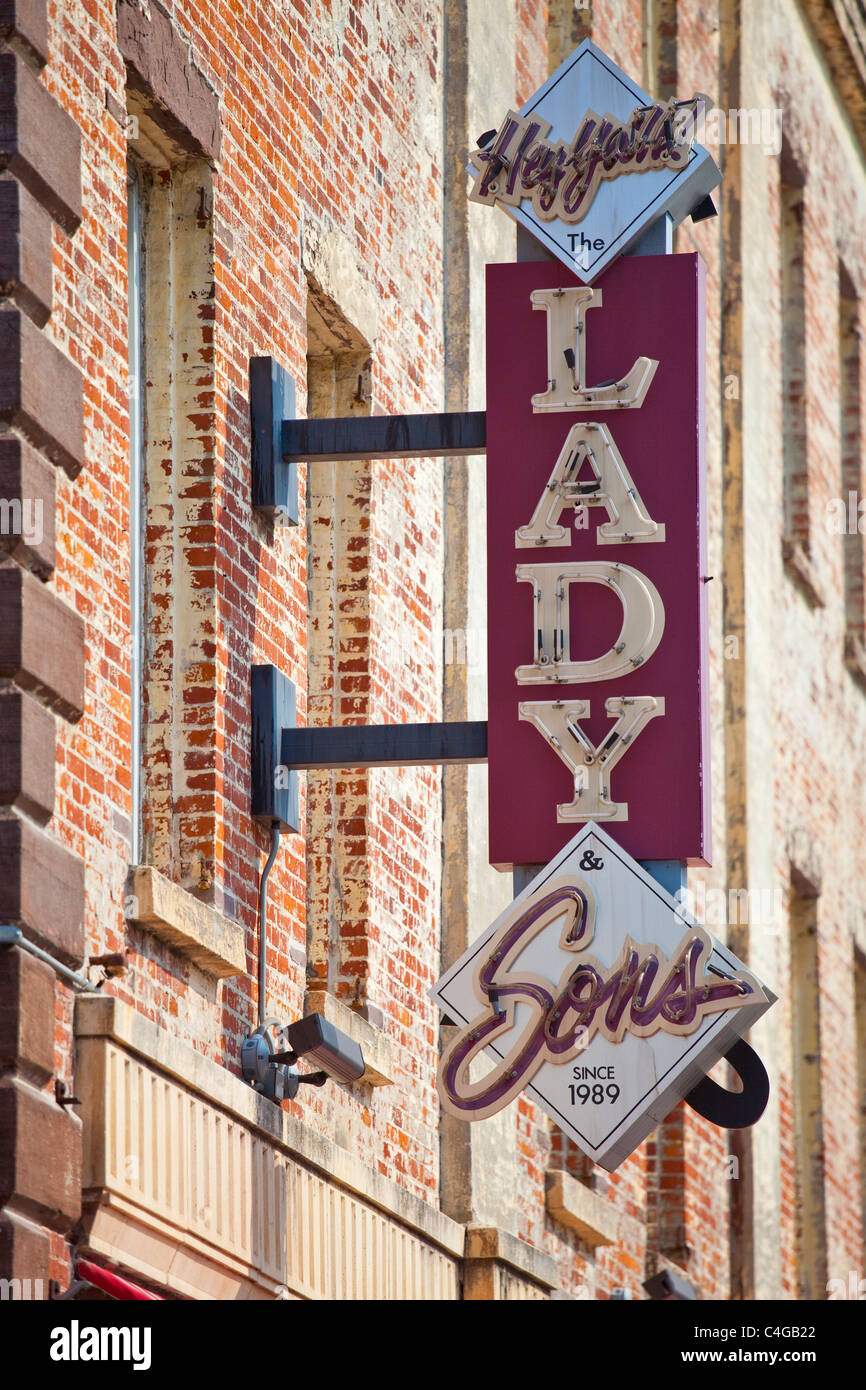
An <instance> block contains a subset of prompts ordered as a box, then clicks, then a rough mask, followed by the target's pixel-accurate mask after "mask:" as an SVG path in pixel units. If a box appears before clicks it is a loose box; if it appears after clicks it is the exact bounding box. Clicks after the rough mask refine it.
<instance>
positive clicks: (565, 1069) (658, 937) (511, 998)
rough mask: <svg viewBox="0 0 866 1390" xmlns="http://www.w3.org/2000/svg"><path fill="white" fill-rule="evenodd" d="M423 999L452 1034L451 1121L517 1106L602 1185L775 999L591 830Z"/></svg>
mask: <svg viewBox="0 0 866 1390" xmlns="http://www.w3.org/2000/svg"><path fill="white" fill-rule="evenodd" d="M430 993H431V996H432V998H433V999H435V1000H436V1002H437V1003H438V1004H439V1007H440V1008H441V1009H442V1010H443V1011H444V1012H445V1014H446V1015H447V1016H448V1017H449V1018H450V1019H451V1020H452V1021H453V1022H454V1023H455V1024H457V1025H458V1028H457V1031H456V1033H455V1035H454V1037H453V1038H452V1039H451V1041H450V1042H449V1044H448V1046H447V1047H446V1049H445V1052H444V1053H443V1056H442V1061H441V1065H440V1070H439V1093H440V1096H441V1098H442V1102H443V1105H444V1106H445V1108H446V1109H447V1110H448V1111H449V1112H450V1113H452V1114H454V1115H456V1116H458V1117H459V1118H461V1119H464V1120H477V1119H484V1118H486V1117H487V1116H488V1115H492V1114H495V1113H496V1112H497V1111H498V1110H500V1109H502V1108H503V1106H505V1105H507V1104H509V1103H510V1101H511V1100H513V1099H515V1098H516V1096H517V1095H518V1094H519V1093H520V1092H521V1091H526V1092H527V1093H528V1094H529V1095H530V1096H531V1097H532V1098H533V1100H535V1101H537V1103H538V1104H539V1105H540V1107H541V1108H542V1110H544V1111H545V1112H546V1113H547V1114H548V1115H549V1116H550V1118H551V1119H552V1120H554V1121H555V1122H556V1124H557V1125H559V1127H560V1129H562V1130H564V1132H565V1133H566V1134H568V1135H570V1136H571V1138H572V1139H574V1141H575V1142H576V1143H577V1144H578V1145H579V1147H580V1148H581V1149H582V1150H583V1152H584V1153H586V1154H588V1155H589V1157H590V1158H591V1159H592V1160H593V1161H594V1162H595V1163H598V1164H600V1165H601V1166H602V1167H603V1168H607V1169H610V1170H612V1169H614V1168H616V1167H617V1166H618V1165H619V1164H620V1163H621V1162H622V1161H623V1159H625V1158H627V1157H628V1155H629V1154H630V1153H632V1152H633V1151H634V1149H635V1148H637V1146H638V1144H640V1143H641V1141H642V1140H643V1139H645V1138H646V1136H647V1135H648V1134H649V1133H650V1132H651V1131H652V1130H653V1129H654V1128H655V1127H656V1125H657V1124H658V1123H659V1122H660V1121H661V1120H663V1119H664V1118H665V1116H666V1115H668V1114H669V1113H670V1111H671V1110H672V1109H673V1107H674V1106H675V1105H676V1103H677V1101H678V1100H680V1099H681V1098H682V1097H683V1096H684V1095H686V1094H687V1093H688V1092H689V1091H690V1090H692V1088H693V1087H694V1086H696V1085H697V1083H698V1082H699V1081H700V1080H701V1079H702V1077H703V1076H705V1075H706V1073H707V1072H708V1071H709V1070H710V1069H711V1068H712V1067H713V1066H714V1065H715V1063H716V1062H717V1061H718V1060H719V1059H720V1058H721V1057H723V1056H724V1054H725V1053H726V1052H727V1051H728V1049H729V1048H730V1047H731V1045H732V1044H733V1043H734V1042H735V1041H736V1040H737V1038H738V1037H740V1035H741V1034H743V1033H745V1032H746V1031H747V1030H748V1029H749V1028H750V1027H751V1026H752V1024H753V1023H755V1021H756V1020H757V1019H758V1018H760V1017H761V1015H762V1014H763V1013H765V1012H766V1010H767V1009H768V1008H769V1007H770V1006H771V1004H772V1003H774V1002H775V997H776V996H775V995H774V994H773V993H772V991H770V990H769V989H767V988H766V986H764V985H762V984H761V983H760V981H759V980H758V979H757V978H756V976H755V975H753V974H752V973H751V972H750V971H748V970H747V969H746V968H745V966H744V965H743V963H742V961H740V960H738V959H737V957H736V956H735V955H734V953H733V952H732V951H730V950H729V949H728V948H727V947H726V946H723V945H722V944H721V943H720V942H719V941H717V940H716V939H715V938H714V937H713V936H711V935H710V933H709V932H707V931H706V930H705V929H704V928H702V927H700V926H698V924H697V923H696V922H695V921H694V919H692V918H690V917H689V915H688V914H687V913H686V912H685V911H684V910H683V908H682V907H681V905H680V904H679V903H677V901H676V900H675V899H674V898H672V897H671V895H670V894H669V893H667V892H665V890H664V889H663V888H661V887H660V885H659V884H658V883H656V882H655V880H654V879H652V878H650V876H649V875H648V874H647V873H646V872H645V871H644V870H643V869H642V868H641V867H640V865H639V864H638V863H637V862H636V861H635V860H634V859H632V858H631V857H630V856H629V855H628V854H627V853H626V852H625V851H624V850H622V849H621V848H620V847H619V845H617V844H615V843H614V841H613V840H611V839H610V837H609V836H608V835H606V834H605V832H604V831H603V830H601V829H600V828H599V827H598V826H597V825H594V824H588V825H586V826H584V828H583V829H582V830H581V831H580V832H579V833H578V834H577V835H576V836H575V837H574V839H573V840H572V841H571V842H570V843H569V844H568V845H566V847H565V848H564V849H563V850H562V852H561V853H560V854H559V855H557V857H556V858H555V859H554V860H553V861H552V862H551V863H550V864H548V865H547V866H546V868H544V869H543V870H542V872H541V873H540V874H539V875H538V876H537V877H536V878H535V879H534V880H533V881H532V883H530V884H529V886H528V887H527V888H525V889H524V891H523V892H522V893H521V894H520V896H519V897H518V898H516V899H515V901H514V902H513V903H512V904H511V905H510V906H509V907H508V908H507V909H506V911H505V912H503V913H502V914H501V915H500V916H499V917H498V918H497V919H496V921H495V922H494V923H493V924H492V926H491V927H490V928H489V929H488V930H487V931H486V932H484V933H482V935H481V936H480V937H479V938H478V940H476V941H474V942H473V943H472V945H471V946H470V947H469V949H468V950H467V951H466V952H465V953H464V954H463V956H461V958H460V960H459V961H457V963H456V964H455V965H453V966H452V967H451V969H450V970H448V971H446V973H445V974H444V975H443V976H442V978H441V979H440V980H439V982H438V983H437V984H436V985H435V986H434V988H433V989H432V990H431V991H430ZM485 1057H486V1059H487V1061H488V1065H486V1066H485V1065H484V1061H483V1058H485ZM489 1063H492V1067H491V1066H490V1065H489ZM482 1069H483V1074H482Z"/></svg>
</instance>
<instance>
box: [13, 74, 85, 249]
mask: <svg viewBox="0 0 866 1390" xmlns="http://www.w3.org/2000/svg"><path fill="white" fill-rule="evenodd" d="M4 169H8V170H9V172H10V174H14V176H15V178H16V179H19V180H20V181H21V183H23V184H24V185H25V186H26V187H27V188H28V189H29V190H30V192H31V193H32V195H33V197H34V198H36V200H37V201H38V202H40V203H41V204H42V206H43V207H44V208H45V209H46V210H47V211H48V212H50V213H51V216H52V217H53V218H54V221H55V222H57V223H59V225H60V226H61V227H62V228H63V229H64V231H66V232H68V233H69V235H70V236H72V234H73V233H74V232H76V231H77V230H78V228H79V226H80V225H81V132H80V131H79V129H78V126H77V125H76V123H75V121H74V120H73V119H72V117H71V116H70V115H68V114H67V112H66V111H64V109H63V107H62V106H61V105H60V103H59V102H58V101H56V100H55V99H54V97H53V96H52V95H51V93H50V92H49V91H48V88H47V87H44V86H43V85H42V83H41V82H40V81H39V78H38V77H37V76H36V74H35V73H34V72H33V71H32V70H31V68H30V67H28V65H27V63H26V62H25V61H24V59H23V58H22V57H21V56H20V55H19V54H18V53H15V52H11V51H10V52H6V53H0V170H4Z"/></svg>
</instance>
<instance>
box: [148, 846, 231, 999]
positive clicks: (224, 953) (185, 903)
mask: <svg viewBox="0 0 866 1390" xmlns="http://www.w3.org/2000/svg"><path fill="white" fill-rule="evenodd" d="M127 892H128V894H130V895H131V896H132V898H133V900H134V901H133V905H132V908H131V910H130V911H129V912H128V913H127V916H128V918H129V920H130V921H131V922H137V923H138V924H139V926H142V927H144V928H145V930H146V931H149V932H151V933H152V934H153V935H154V936H157V937H159V938H160V940H162V941H166V942H168V944H169V945H170V946H173V947H174V949H175V950H176V951H179V952H180V953H181V954H182V955H185V956H187V957H188V958H189V959H190V960H191V961H193V962H194V963H195V964H196V965H197V966H198V967H199V969H200V970H205V971H207V973H208V974H209V975H215V976H216V977H217V979H221V980H222V979H227V978H228V977H229V976H230V975H244V974H246V969H247V960H246V948H245V944H244V929H243V927H242V926H241V924H240V923H239V922H233V921H232V920H231V918H229V917H226V916H224V914H223V913H221V912H219V911H217V909H216V908H215V907H211V905H210V904H209V903H205V902H201V901H200V900H199V899H198V898H195V897H193V895H192V893H189V892H187V890H186V889H185V888H180V887H178V885H177V884H176V883H172V882H171V880H170V879H168V878H166V877H165V875H164V874H161V873H160V872H159V870H158V869H153V868H151V867H150V866H147V865H140V866H137V867H134V868H132V869H131V870H130V874H129V880H128V884H127Z"/></svg>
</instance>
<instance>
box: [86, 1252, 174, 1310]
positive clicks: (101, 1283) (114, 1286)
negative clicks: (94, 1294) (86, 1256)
mask: <svg viewBox="0 0 866 1390" xmlns="http://www.w3.org/2000/svg"><path fill="white" fill-rule="evenodd" d="M75 1272H76V1275H77V1276H78V1278H79V1279H86V1280H87V1283H88V1284H93V1286H94V1288H97V1289H102V1292H103V1293H107V1294H110V1295H111V1297H112V1298H117V1299H120V1300H123V1301H126V1302H129V1301H131V1300H133V1299H140V1300H142V1301H145V1300H151V1299H153V1300H154V1301H155V1302H157V1303H164V1302H165V1299H164V1298H163V1297H162V1295H161V1294H158V1293H151V1292H150V1290H149V1289H143V1288H142V1287H141V1285H140V1284H133V1283H132V1282H131V1280H129V1279H122V1278H121V1276H120V1275H119V1274H114V1273H112V1271H111V1270H109V1269H102V1268H101V1267H100V1266H99V1265H95V1264H91V1262H90V1260H78V1262H77V1266H76V1270H75Z"/></svg>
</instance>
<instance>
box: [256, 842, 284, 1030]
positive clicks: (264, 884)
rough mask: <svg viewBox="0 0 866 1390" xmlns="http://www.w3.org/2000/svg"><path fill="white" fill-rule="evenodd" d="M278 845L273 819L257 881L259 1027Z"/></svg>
mask: <svg viewBox="0 0 866 1390" xmlns="http://www.w3.org/2000/svg"><path fill="white" fill-rule="evenodd" d="M279 847H280V822H279V821H278V820H275V821H274V822H273V825H272V839H271V852H270V854H269V855H268V859H267V863H266V864H265V867H264V868H263V869H262V877H261V882H260V883H259V1019H258V1026H259V1027H260V1028H261V1027H262V1025H263V1024H264V1021H265V1016H266V1015H265V991H266V985H267V975H268V967H267V954H268V876H269V875H270V872H271V869H272V868H273V867H274V860H275V859H276V857H277V850H278V849H279Z"/></svg>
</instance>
